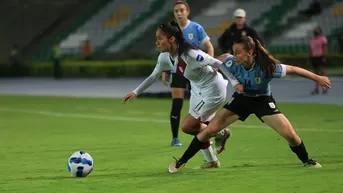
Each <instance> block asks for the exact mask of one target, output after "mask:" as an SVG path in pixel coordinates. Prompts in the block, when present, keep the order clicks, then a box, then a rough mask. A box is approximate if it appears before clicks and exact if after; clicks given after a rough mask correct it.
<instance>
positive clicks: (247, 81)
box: [244, 79, 251, 88]
mask: <svg viewBox="0 0 343 193" xmlns="http://www.w3.org/2000/svg"><path fill="white" fill-rule="evenodd" d="M244 87H247V88H251V81H250V80H249V79H244Z"/></svg>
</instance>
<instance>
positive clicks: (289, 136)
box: [168, 36, 330, 173]
mask: <svg viewBox="0 0 343 193" xmlns="http://www.w3.org/2000/svg"><path fill="white" fill-rule="evenodd" d="M233 51H234V55H233V56H231V55H229V54H228V55H227V56H228V57H227V58H226V61H225V66H226V67H227V69H228V70H229V71H230V72H231V73H232V74H233V75H234V76H235V77H236V78H237V80H238V81H239V82H240V83H241V84H243V85H244V91H242V92H235V93H234V94H233V96H232V99H231V100H230V102H229V103H228V104H226V105H225V106H224V108H223V109H222V110H221V111H220V112H218V113H217V114H216V116H215V117H214V118H213V120H212V121H211V122H210V124H209V125H208V126H207V127H206V128H205V129H204V130H202V131H201V132H200V133H199V134H198V135H197V136H195V137H194V138H193V141H192V143H191V144H190V146H189V147H188V149H187V150H186V151H185V153H184V154H183V156H182V157H181V158H180V159H179V160H177V161H176V162H174V163H172V164H171V165H170V166H169V168H168V169H169V172H170V173H175V172H178V171H179V169H180V168H181V167H182V166H184V165H185V164H186V163H187V161H188V160H189V159H190V158H192V157H193V156H194V155H195V154H196V153H197V152H198V151H199V147H201V146H202V145H203V144H204V142H206V141H207V140H208V139H209V138H210V137H212V136H214V135H216V134H217V132H219V131H220V130H222V129H223V128H225V127H226V126H228V125H230V124H232V123H233V122H235V121H237V120H241V121H244V120H245V119H246V118H247V117H248V116H249V115H250V114H255V115H256V116H257V117H258V118H259V119H260V120H261V121H262V122H264V123H266V124H267V125H268V126H270V127H271V128H273V129H274V130H275V131H276V132H277V133H278V134H279V135H280V136H282V137H283V138H284V139H286V140H287V142H288V144H289V146H290V148H291V150H292V151H293V152H294V153H295V154H296V155H297V156H298V158H299V159H300V161H301V162H302V163H303V164H304V165H305V166H311V167H315V168H320V167H321V165H320V164H319V163H318V162H316V161H314V160H313V159H311V158H310V157H309V156H308V153H307V151H306V148H305V145H304V143H303V141H302V139H301V138H300V137H299V136H298V135H297V134H296V132H295V131H294V129H293V127H292V125H291V123H290V122H289V121H288V119H287V118H286V117H285V116H284V115H283V114H282V113H281V111H280V110H279V109H278V107H277V106H276V103H275V100H274V98H273V96H272V95H271V92H270V85H269V84H270V81H271V80H272V79H273V78H281V77H284V76H286V75H288V74H296V75H298V76H302V77H305V78H307V79H310V80H313V81H315V82H317V83H318V84H319V85H321V86H322V87H324V88H325V89H329V88H330V80H329V79H328V78H327V77H325V76H318V75H316V74H314V73H312V72H309V71H307V70H305V69H302V68H299V67H296V66H290V65H286V64H280V62H279V61H277V60H276V59H275V58H274V57H273V56H272V55H270V54H269V53H268V51H267V50H266V49H265V48H264V47H263V46H262V45H261V43H260V42H259V41H258V40H255V39H252V38H251V37H249V36H247V37H242V38H241V39H240V40H238V41H237V42H235V44H234V45H233Z"/></svg>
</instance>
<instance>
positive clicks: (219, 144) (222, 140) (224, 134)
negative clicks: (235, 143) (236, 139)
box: [214, 129, 231, 154]
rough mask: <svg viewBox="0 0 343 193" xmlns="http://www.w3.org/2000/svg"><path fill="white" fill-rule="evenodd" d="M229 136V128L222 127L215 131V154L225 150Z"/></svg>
mask: <svg viewBox="0 0 343 193" xmlns="http://www.w3.org/2000/svg"><path fill="white" fill-rule="evenodd" d="M230 136H231V131H230V130H229V129H223V130H221V131H220V132H218V133H217V135H216V136H215V138H214V141H215V146H216V152H217V154H221V153H222V152H223V151H224V150H225V144H226V141H227V140H228V139H229V137H230Z"/></svg>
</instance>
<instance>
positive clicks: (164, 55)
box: [123, 21, 243, 168]
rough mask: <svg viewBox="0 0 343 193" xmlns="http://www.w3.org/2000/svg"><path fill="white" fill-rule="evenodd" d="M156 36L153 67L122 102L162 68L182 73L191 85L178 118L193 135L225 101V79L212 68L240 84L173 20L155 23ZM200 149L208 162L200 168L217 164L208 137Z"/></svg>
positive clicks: (183, 126)
mask: <svg viewBox="0 0 343 193" xmlns="http://www.w3.org/2000/svg"><path fill="white" fill-rule="evenodd" d="M156 39H157V40H156V46H157V48H159V49H160V51H161V53H160V55H159V56H158V61H157V64H156V67H155V69H154V71H153V72H152V74H151V75H150V76H149V77H148V78H146V79H145V80H144V81H143V82H142V83H141V84H140V85H139V86H138V87H137V88H136V89H135V90H134V91H133V92H131V93H129V94H128V95H127V96H125V97H124V98H123V103H125V102H126V101H130V100H131V99H133V98H135V97H136V96H137V95H139V94H140V93H142V92H143V91H144V90H145V89H147V88H148V87H149V86H151V85H152V84H153V83H154V82H155V81H156V80H157V79H158V78H159V77H160V76H161V74H162V72H163V71H167V70H175V71H176V73H178V74H179V75H183V76H184V77H186V78H187V79H188V80H189V81H190V84H191V87H192V90H191V98H190V107H189V114H188V115H187V116H186V117H185V118H184V120H183V121H182V123H181V128H182V130H183V131H184V132H185V133H187V134H191V135H196V134H198V133H199V132H200V131H201V130H203V129H204V128H205V127H206V125H205V124H204V123H203V122H205V121H208V120H210V119H211V118H212V117H213V116H214V114H215V112H216V111H217V110H218V109H219V108H220V107H221V106H222V105H223V103H224V102H225V101H226V90H227V88H226V87H227V86H228V81H227V80H225V79H224V78H223V76H222V75H221V74H220V73H219V72H217V71H216V70H215V69H213V68H218V69H220V70H221V71H222V72H223V73H224V75H225V76H226V77H227V78H228V79H229V80H230V82H231V84H232V86H233V87H234V88H235V90H241V91H242V90H243V86H242V85H240V84H238V81H237V79H236V78H233V75H232V74H231V73H230V72H229V71H228V70H227V69H226V68H225V67H224V66H223V65H222V62H221V61H220V60H217V59H215V58H213V57H211V56H209V55H208V54H206V53H204V52H203V51H201V50H198V49H197V48H196V47H195V46H193V45H191V44H189V43H188V42H187V41H186V40H185V39H184V37H183V34H182V30H181V29H180V27H179V26H178V24H177V23H176V22H174V21H172V22H168V23H164V24H162V25H161V26H160V27H158V29H157V31H156ZM201 149H206V151H203V153H204V155H205V158H206V160H207V162H208V164H206V165H204V166H202V167H201V168H214V167H218V166H219V162H218V159H217V157H216V156H215V155H214V153H213V150H212V148H211V147H210V143H209V140H208V143H206V144H204V146H203V147H201Z"/></svg>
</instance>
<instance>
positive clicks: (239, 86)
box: [233, 84, 244, 92]
mask: <svg viewBox="0 0 343 193" xmlns="http://www.w3.org/2000/svg"><path fill="white" fill-rule="evenodd" d="M233 88H234V89H235V91H237V92H243V91H244V87H243V85H242V84H236V85H235V86H234V87H233Z"/></svg>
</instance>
